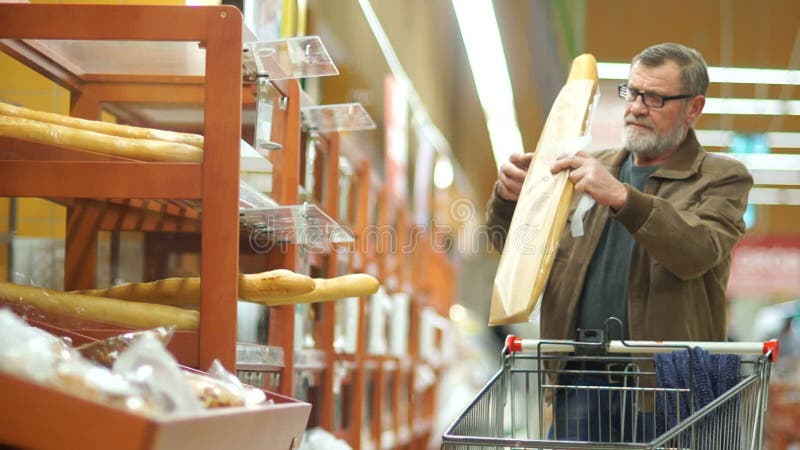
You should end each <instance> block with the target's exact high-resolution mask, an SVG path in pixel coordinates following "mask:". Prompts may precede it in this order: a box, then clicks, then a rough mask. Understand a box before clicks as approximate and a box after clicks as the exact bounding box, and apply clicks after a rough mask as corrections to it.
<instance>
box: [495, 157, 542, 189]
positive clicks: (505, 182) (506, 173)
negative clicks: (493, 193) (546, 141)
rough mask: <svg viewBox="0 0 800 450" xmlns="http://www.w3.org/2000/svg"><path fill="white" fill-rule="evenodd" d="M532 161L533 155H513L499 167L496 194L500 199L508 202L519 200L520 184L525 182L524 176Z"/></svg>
mask: <svg viewBox="0 0 800 450" xmlns="http://www.w3.org/2000/svg"><path fill="white" fill-rule="evenodd" d="M532 160H533V153H514V154H513V155H511V157H510V158H508V161H506V162H504V163H503V164H502V165H501V166H500V171H499V173H498V176H497V179H498V181H499V183H498V185H497V193H498V194H499V195H500V198H503V199H505V200H509V201H517V200H519V194H520V192H522V183H523V182H524V181H525V174H526V173H527V172H528V167H530V165H531V161H532Z"/></svg>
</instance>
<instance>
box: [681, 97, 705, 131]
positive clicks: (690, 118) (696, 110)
mask: <svg viewBox="0 0 800 450" xmlns="http://www.w3.org/2000/svg"><path fill="white" fill-rule="evenodd" d="M705 105H706V96H705V95H695V96H694V97H692V98H690V99H689V104H688V105H686V119H685V120H686V125H693V124H694V122H695V121H696V120H697V118H698V117H700V114H701V113H702V112H703V107H704V106H705Z"/></svg>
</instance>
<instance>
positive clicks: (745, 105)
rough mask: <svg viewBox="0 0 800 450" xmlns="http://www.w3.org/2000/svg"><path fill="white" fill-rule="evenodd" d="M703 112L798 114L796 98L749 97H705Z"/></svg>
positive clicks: (798, 103)
mask: <svg viewBox="0 0 800 450" xmlns="http://www.w3.org/2000/svg"><path fill="white" fill-rule="evenodd" d="M703 114H757V115H769V116H798V115H800V101H798V100H764V99H750V98H713V97H709V98H706V105H705V107H704V108H703Z"/></svg>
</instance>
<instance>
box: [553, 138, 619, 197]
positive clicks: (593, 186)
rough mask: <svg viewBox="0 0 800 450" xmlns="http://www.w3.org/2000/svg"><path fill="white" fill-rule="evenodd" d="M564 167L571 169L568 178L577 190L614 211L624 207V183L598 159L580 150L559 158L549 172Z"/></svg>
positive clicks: (554, 171) (560, 169) (558, 170)
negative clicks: (573, 154)
mask: <svg viewBox="0 0 800 450" xmlns="http://www.w3.org/2000/svg"><path fill="white" fill-rule="evenodd" d="M564 169H572V170H571V171H570V173H569V179H570V180H572V182H573V183H575V190H576V191H577V192H586V193H587V194H589V195H590V196H591V197H592V198H593V199H594V200H595V201H596V202H597V203H600V204H601V205H608V206H610V207H611V208H613V209H614V210H615V211H619V210H620V209H622V208H623V207H625V203H626V202H627V201H628V191H627V190H626V189H625V185H624V184H622V182H620V181H619V180H617V179H616V178H614V176H613V175H611V173H610V172H609V171H608V169H606V168H605V166H603V164H601V163H600V161H598V160H596V159H594V158H592V157H591V156H589V154H587V153H586V152H583V151H580V152H578V153H576V154H575V156H572V157H564V158H559V159H558V160H556V162H555V163H553V166H552V167H550V172H552V173H557V172H560V171H562V170H564Z"/></svg>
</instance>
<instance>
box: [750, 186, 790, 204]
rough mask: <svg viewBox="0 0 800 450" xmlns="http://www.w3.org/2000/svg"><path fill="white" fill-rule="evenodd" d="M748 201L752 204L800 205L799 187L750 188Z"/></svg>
mask: <svg viewBox="0 0 800 450" xmlns="http://www.w3.org/2000/svg"><path fill="white" fill-rule="evenodd" d="M748 202H749V203H751V204H754V205H793V206H798V205H800V189H776V188H758V187H755V188H753V189H751V190H750V197H749V198H748Z"/></svg>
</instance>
